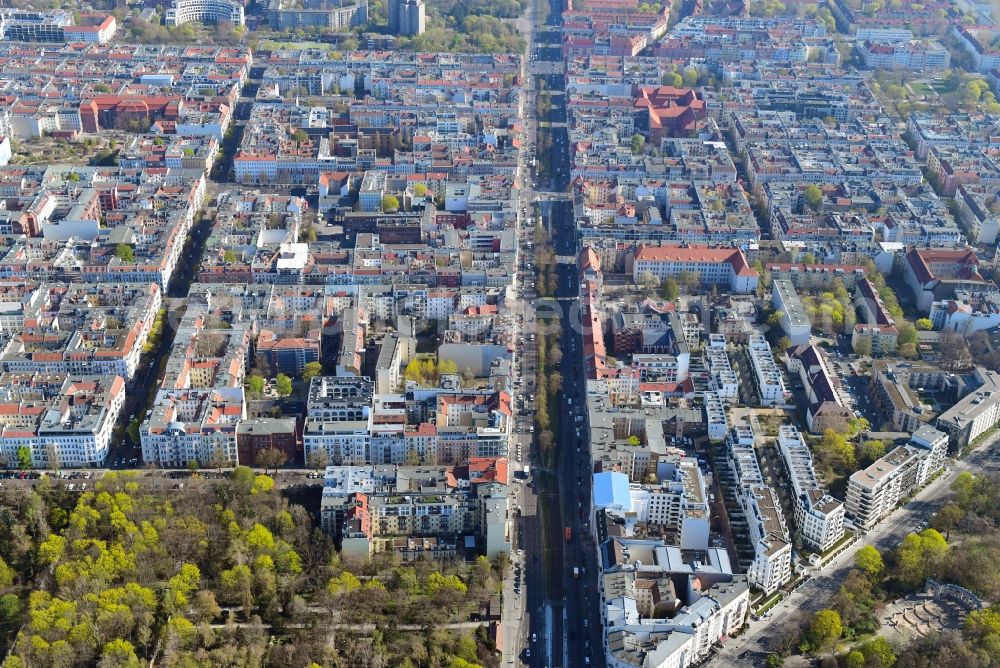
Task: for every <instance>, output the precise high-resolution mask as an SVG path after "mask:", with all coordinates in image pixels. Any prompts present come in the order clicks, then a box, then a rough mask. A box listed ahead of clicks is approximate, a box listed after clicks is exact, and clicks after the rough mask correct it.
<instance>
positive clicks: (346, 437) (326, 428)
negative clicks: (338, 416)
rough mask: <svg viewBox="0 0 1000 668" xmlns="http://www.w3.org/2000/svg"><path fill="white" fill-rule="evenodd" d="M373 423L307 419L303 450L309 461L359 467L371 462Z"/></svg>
mask: <svg viewBox="0 0 1000 668" xmlns="http://www.w3.org/2000/svg"><path fill="white" fill-rule="evenodd" d="M371 440H372V439H371V420H370V418H369V419H366V420H343V421H334V420H324V419H321V418H315V419H314V418H308V419H306V423H305V427H304V428H303V430H302V449H303V451H304V453H305V459H306V462H315V461H325V462H327V464H329V465H336V466H340V465H352V466H360V465H363V464H368V463H370V462H371V461H372V459H371Z"/></svg>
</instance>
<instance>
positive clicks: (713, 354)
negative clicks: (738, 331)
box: [705, 334, 740, 436]
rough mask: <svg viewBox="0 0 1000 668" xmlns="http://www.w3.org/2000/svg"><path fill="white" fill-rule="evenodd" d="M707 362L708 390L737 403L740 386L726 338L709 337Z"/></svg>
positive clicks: (720, 397) (731, 402)
mask: <svg viewBox="0 0 1000 668" xmlns="http://www.w3.org/2000/svg"><path fill="white" fill-rule="evenodd" d="M705 361H706V362H707V364H708V373H709V376H708V388H709V389H710V390H712V392H714V393H715V395H716V396H717V397H718V398H719V399H721V400H722V401H724V402H726V403H728V404H733V403H736V401H737V400H738V399H739V397H740V384H739V379H738V378H737V376H736V373H735V372H734V371H733V366H732V364H730V362H729V355H728V354H727V353H726V337H725V336H723V335H722V334H712V335H710V336H709V337H708V347H707V348H706V349H705ZM723 436H725V434H723Z"/></svg>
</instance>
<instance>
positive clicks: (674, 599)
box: [598, 538, 750, 668]
mask: <svg viewBox="0 0 1000 668" xmlns="http://www.w3.org/2000/svg"><path fill="white" fill-rule="evenodd" d="M603 568H604V570H603V573H602V574H601V576H600V579H599V580H598V591H599V593H600V595H601V599H602V601H601V603H602V605H601V616H602V623H603V627H604V649H605V655H606V657H607V660H606V665H607V666H611V667H613V668H687V667H688V666H692V665H695V664H697V663H699V662H701V661H704V660H705V659H706V658H708V656H709V655H710V654H711V652H712V649H713V647H714V646H716V645H717V644H718V643H719V642H724V641H725V638H726V637H727V636H731V635H733V634H735V633H736V632H737V631H739V629H740V628H742V627H743V623H744V621H745V619H746V615H747V612H748V610H749V607H750V598H749V595H750V590H749V587H748V586H747V581H746V577H745V576H743V575H733V574H732V569H731V567H730V565H729V560H728V557H727V556H726V554H725V550H720V549H718V548H710V549H708V550H707V551H701V552H694V553H686V552H682V551H681V548H680V547H676V546H668V545H665V544H664V543H663V542H662V541H660V540H652V539H630V538H615V539H613V541H612V542H611V543H610V545H609V547H608V554H607V555H606V557H605V563H604V564H603ZM664 603H665V604H668V605H670V606H671V607H675V606H676V609H675V611H674V613H673V614H671V615H670V616H663V613H662V612H659V610H661V608H660V607H659V604H664Z"/></svg>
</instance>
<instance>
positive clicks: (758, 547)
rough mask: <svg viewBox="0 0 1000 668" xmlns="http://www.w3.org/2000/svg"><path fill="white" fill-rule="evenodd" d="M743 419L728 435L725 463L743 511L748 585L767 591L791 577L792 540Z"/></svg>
mask: <svg viewBox="0 0 1000 668" xmlns="http://www.w3.org/2000/svg"><path fill="white" fill-rule="evenodd" d="M753 443H754V434H753V430H752V429H751V427H750V425H749V424H748V423H746V422H744V423H742V424H738V425H736V426H734V427H733V428H732V430H731V431H730V435H729V466H730V468H731V469H732V471H733V474H734V475H735V477H736V484H737V489H736V496H737V500H738V501H739V503H740V506H741V508H742V509H743V512H744V514H745V515H746V521H747V524H748V528H749V531H750V541H751V543H752V545H753V548H754V558H753V561H752V562H751V563H750V566H749V568H748V569H747V579H748V580H749V582H750V585H751V586H753V587H756V588H757V589H760V590H762V591H764V592H766V593H768V594H770V593H772V592H774V591H777V589H778V587H780V586H781V585H782V584H783V583H784V582H787V581H788V580H789V578H791V577H792V542H791V540H790V539H789V536H788V527H787V525H786V524H785V518H784V516H783V515H782V513H781V504H780V503H779V502H778V499H777V496H776V495H775V494H774V491H773V490H772V489H771V488H770V487H768V486H767V485H766V484H764V477H763V476H762V475H761V472H760V464H759V462H758V461H757V455H756V453H755V452H754V448H753Z"/></svg>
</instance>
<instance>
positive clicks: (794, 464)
mask: <svg viewBox="0 0 1000 668" xmlns="http://www.w3.org/2000/svg"><path fill="white" fill-rule="evenodd" d="M945 441H946V442H947V437H945ZM778 449H779V451H780V452H781V457H782V459H783V460H784V462H785V469H786V470H787V471H788V477H789V478H790V479H791V481H792V489H793V491H794V492H795V526H796V527H798V530H799V534H800V535H801V536H802V542H803V544H804V545H806V546H807V547H809V548H810V549H812V550H814V551H816V552H825V551H826V550H828V549H830V548H831V547H833V546H834V545H835V544H836V543H837V541H838V540H840V539H841V538H842V537H843V536H844V503H843V502H842V501H840V500H838V499H835V498H833V497H832V496H830V495H829V494H827V493H826V490H824V489H823V487H822V485H820V482H819V479H818V478H817V477H816V471H815V469H814V468H813V460H812V453H811V452H810V451H809V447H808V446H807V445H806V444H805V441H803V440H802V434H800V433H799V430H798V429H796V428H795V427H793V426H790V425H782V426H781V427H780V429H779V430H778Z"/></svg>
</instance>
